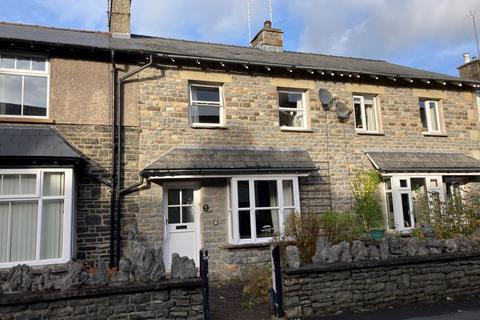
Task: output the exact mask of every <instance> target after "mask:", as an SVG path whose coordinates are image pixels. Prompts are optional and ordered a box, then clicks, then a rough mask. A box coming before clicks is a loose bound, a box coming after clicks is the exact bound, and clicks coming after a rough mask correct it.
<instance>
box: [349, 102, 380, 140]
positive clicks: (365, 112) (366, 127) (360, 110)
mask: <svg viewBox="0 0 480 320" xmlns="http://www.w3.org/2000/svg"><path fill="white" fill-rule="evenodd" d="M353 108H354V111H355V129H356V130H357V132H365V133H378V132H379V127H380V126H379V121H378V118H379V117H378V109H377V103H376V97H375V96H364V95H355V96H353Z"/></svg>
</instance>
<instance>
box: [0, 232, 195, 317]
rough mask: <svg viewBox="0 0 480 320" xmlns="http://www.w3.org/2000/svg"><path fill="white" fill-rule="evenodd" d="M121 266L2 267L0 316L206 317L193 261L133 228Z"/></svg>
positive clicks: (101, 262)
mask: <svg viewBox="0 0 480 320" xmlns="http://www.w3.org/2000/svg"><path fill="white" fill-rule="evenodd" d="M124 253H125V255H124V256H123V257H122V259H121V260H120V264H119V268H118V270H117V268H111V269H110V268H108V267H107V265H106V263H105V261H104V260H102V259H99V260H97V262H96V263H95V264H93V265H92V264H90V263H88V262H87V261H82V260H77V261H71V262H69V263H68V264H66V265H54V266H42V267H30V266H28V265H18V266H16V267H13V268H10V269H8V270H4V271H0V319H2V320H5V319H39V320H44V319H45V320H46V319H59V318H61V319H89V320H90V319H177V318H178V319H202V318H203V316H202V314H203V292H202V290H203V280H202V279H200V278H199V277H198V276H197V275H198V269H197V267H196V266H195V262H194V260H193V259H189V258H188V257H180V255H178V254H177V253H173V255H172V267H171V269H172V271H171V273H170V275H169V278H167V276H168V275H167V274H166V273H165V265H164V263H163V254H162V250H161V249H158V248H154V247H151V246H148V245H145V241H144V239H143V237H141V236H140V235H139V234H138V232H137V230H136V229H135V228H132V229H130V231H129V236H128V242H127V246H126V248H125V250H124Z"/></svg>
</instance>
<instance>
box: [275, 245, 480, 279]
mask: <svg viewBox="0 0 480 320" xmlns="http://www.w3.org/2000/svg"><path fill="white" fill-rule="evenodd" d="M474 257H480V251H472V252H456V253H445V254H438V255H428V256H411V257H409V256H401V257H398V258H391V259H387V260H373V261H372V260H367V261H357V262H349V263H328V264H327V263H325V264H309V265H306V266H301V267H300V268H287V269H284V272H285V274H287V275H298V274H309V273H321V272H334V271H346V270H352V269H362V268H363V269H365V268H379V267H388V266H396V265H406V264H419V263H425V262H437V261H451V260H458V259H464V258H474Z"/></svg>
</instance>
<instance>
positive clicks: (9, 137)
mask: <svg viewBox="0 0 480 320" xmlns="http://www.w3.org/2000/svg"><path fill="white" fill-rule="evenodd" d="M83 160H84V157H83V155H82V154H81V153H80V152H79V151H77V150H76V149H75V148H74V147H72V146H71V145H70V144H69V143H68V142H67V141H66V140H65V139H64V138H63V137H62V136H61V135H60V134H59V133H58V132H57V131H56V130H55V129H53V128H50V127H48V126H25V125H0V162H1V163H2V164H7V165H18V164H29V163H30V164H47V163H57V164H58V163H73V164H76V163H79V162H82V161H83Z"/></svg>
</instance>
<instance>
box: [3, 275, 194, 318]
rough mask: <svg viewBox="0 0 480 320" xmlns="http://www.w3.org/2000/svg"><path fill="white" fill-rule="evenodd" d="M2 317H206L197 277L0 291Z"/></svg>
mask: <svg viewBox="0 0 480 320" xmlns="http://www.w3.org/2000/svg"><path fill="white" fill-rule="evenodd" d="M0 314H1V318H2V319H3V320H14V319H39V320H46V319H60V318H61V319H76V320H78V319H203V296H202V283H201V281H200V280H198V279H193V280H170V281H164V282H161V283H158V284H148V285H147V284H136V285H129V286H121V287H106V288H95V289H76V290H69V291H62V292H42V293H19V294H4V295H0Z"/></svg>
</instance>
